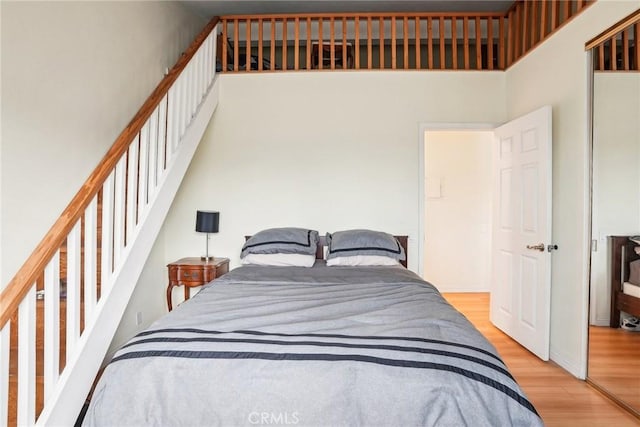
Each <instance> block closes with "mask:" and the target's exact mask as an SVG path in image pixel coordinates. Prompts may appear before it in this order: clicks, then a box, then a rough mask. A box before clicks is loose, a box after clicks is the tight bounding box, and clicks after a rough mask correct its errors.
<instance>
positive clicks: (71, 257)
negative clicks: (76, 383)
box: [66, 221, 82, 360]
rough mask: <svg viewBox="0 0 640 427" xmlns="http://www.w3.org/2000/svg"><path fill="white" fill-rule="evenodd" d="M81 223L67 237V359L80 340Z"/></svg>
mask: <svg viewBox="0 0 640 427" xmlns="http://www.w3.org/2000/svg"><path fill="white" fill-rule="evenodd" d="M81 225H82V224H81V223H80V221H78V222H77V223H76V225H74V226H73V228H72V229H71V232H70V233H69V236H68V237H67V326H66V329H67V341H66V348H67V350H66V351H67V357H66V360H70V359H71V355H72V354H73V351H74V350H75V346H76V343H77V342H78V339H79V338H80V302H81V301H80V282H81V273H80V271H81V270H80V268H81V265H82V259H81V256H80V255H81V252H82V242H81V234H82V227H81Z"/></svg>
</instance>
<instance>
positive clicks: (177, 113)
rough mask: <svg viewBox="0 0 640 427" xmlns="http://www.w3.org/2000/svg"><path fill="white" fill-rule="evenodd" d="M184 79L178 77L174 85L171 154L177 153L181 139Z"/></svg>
mask: <svg viewBox="0 0 640 427" xmlns="http://www.w3.org/2000/svg"><path fill="white" fill-rule="evenodd" d="M183 81H184V79H183V78H182V75H180V76H178V78H177V79H176V81H175V83H174V84H173V88H174V104H173V114H172V119H173V122H172V128H173V135H172V138H171V154H172V155H173V153H175V152H176V148H177V147H178V143H179V139H180V136H181V134H180V129H182V111H183V99H184V91H183V89H182V87H183V84H182V82H183Z"/></svg>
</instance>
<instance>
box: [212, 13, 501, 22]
mask: <svg viewBox="0 0 640 427" xmlns="http://www.w3.org/2000/svg"><path fill="white" fill-rule="evenodd" d="M502 15H503V13H501V12H446V13H442V12H346V13H342V12H339V13H280V14H263V15H224V16H223V17H222V18H224V19H226V20H235V19H237V20H246V19H247V18H248V17H249V16H251V19H252V20H254V21H255V20H259V19H262V20H268V19H288V20H293V19H295V18H296V17H297V18H300V19H305V20H306V19H307V18H311V19H329V20H330V19H331V18H334V19H335V18H336V17H337V16H339V17H340V18H342V17H345V18H380V17H384V18H404V17H405V16H410V17H416V16H417V17H420V18H427V17H432V18H434V17H435V18H439V17H441V16H447V17H456V18H458V17H464V16H473V17H476V16H478V17H480V18H488V17H490V16H491V17H494V18H495V17H496V16H502Z"/></svg>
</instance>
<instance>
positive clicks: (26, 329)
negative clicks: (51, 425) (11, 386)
mask: <svg viewBox="0 0 640 427" xmlns="http://www.w3.org/2000/svg"><path fill="white" fill-rule="evenodd" d="M35 419H36V285H35V283H34V284H33V285H32V286H31V289H30V290H29V292H28V293H27V295H26V296H25V298H24V299H23V300H22V302H21V303H20V307H19V308H18V417H17V421H18V425H19V426H24V425H33V424H34V423H35Z"/></svg>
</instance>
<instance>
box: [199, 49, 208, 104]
mask: <svg viewBox="0 0 640 427" xmlns="http://www.w3.org/2000/svg"><path fill="white" fill-rule="evenodd" d="M208 42H209V37H207V38H206V39H205V40H204V43H203V44H202V46H200V67H199V70H200V73H199V79H198V105H200V103H201V102H202V96H203V94H204V92H205V89H206V88H207V83H206V82H207V64H208V63H209V49H207V45H208Z"/></svg>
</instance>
